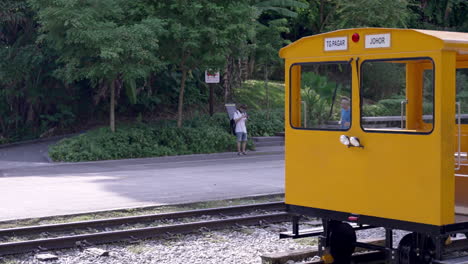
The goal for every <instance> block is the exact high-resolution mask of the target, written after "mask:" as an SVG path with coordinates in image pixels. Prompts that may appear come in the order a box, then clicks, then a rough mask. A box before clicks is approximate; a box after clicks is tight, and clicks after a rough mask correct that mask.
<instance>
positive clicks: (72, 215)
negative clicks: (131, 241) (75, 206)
mask: <svg viewBox="0 0 468 264" xmlns="http://www.w3.org/2000/svg"><path fill="white" fill-rule="evenodd" d="M281 195H282V196H284V193H283V192H281V193H264V194H254V195H247V196H230V197H226V198H224V199H219V200H210V199H207V200H199V201H192V202H187V203H165V204H152V205H150V204H149V205H144V206H132V207H116V208H111V209H106V210H96V211H82V212H77V213H73V214H63V215H51V216H43V217H28V218H15V219H6V220H0V225H3V224H11V223H14V222H17V221H28V220H38V221H45V220H50V219H53V218H58V217H76V216H82V215H89V214H97V213H111V212H119V211H127V210H135V209H138V210H150V209H156V208H159V207H163V206H175V207H179V206H190V205H194V204H197V203H206V202H214V201H225V200H233V199H262V198H269V197H275V196H281Z"/></svg>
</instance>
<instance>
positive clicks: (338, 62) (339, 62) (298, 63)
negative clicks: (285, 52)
mask: <svg viewBox="0 0 468 264" xmlns="http://www.w3.org/2000/svg"><path fill="white" fill-rule="evenodd" d="M352 61H353V58H351V57H350V59H349V60H339V61H314V62H296V63H292V64H291V66H290V67H289V106H288V107H289V126H290V127H291V128H292V129H296V130H305V131H338V132H346V131H349V130H350V129H351V127H352V126H353V103H352V96H353V89H354V88H353V64H352ZM314 64H348V65H349V66H350V67H351V74H350V77H351V78H350V80H349V84H350V86H349V87H350V89H351V98H350V99H351V105H350V119H349V120H350V121H349V127H348V128H347V129H332V128H305V127H296V126H294V125H293V124H292V121H291V120H292V118H291V115H292V79H291V76H292V68H293V67H294V66H297V65H299V66H303V65H314Z"/></svg>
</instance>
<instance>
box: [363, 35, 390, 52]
mask: <svg viewBox="0 0 468 264" xmlns="http://www.w3.org/2000/svg"><path fill="white" fill-rule="evenodd" d="M390 46H391V39H390V33H388V34H377V35H366V46H365V47H366V49H375V48H390Z"/></svg>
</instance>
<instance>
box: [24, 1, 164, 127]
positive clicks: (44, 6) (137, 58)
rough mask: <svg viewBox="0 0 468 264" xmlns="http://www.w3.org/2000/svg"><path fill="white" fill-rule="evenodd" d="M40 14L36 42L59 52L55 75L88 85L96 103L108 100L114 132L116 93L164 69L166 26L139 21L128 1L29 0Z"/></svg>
mask: <svg viewBox="0 0 468 264" xmlns="http://www.w3.org/2000/svg"><path fill="white" fill-rule="evenodd" d="M30 3H31V4H32V6H33V7H34V8H35V10H36V11H37V12H38V18H39V23H40V24H41V32H42V36H41V37H40V41H41V42H44V43H46V45H49V46H50V47H52V48H53V49H55V50H56V51H57V54H59V56H58V59H57V61H58V63H60V66H61V67H60V68H59V69H58V70H57V71H56V72H55V74H56V76H58V77H59V78H61V79H62V80H64V81H66V82H67V83H72V82H75V81H80V80H85V79H86V80H90V81H91V83H92V84H93V86H94V87H96V88H98V89H97V93H96V97H95V99H96V101H97V102H98V101H99V99H100V98H102V97H106V96H109V95H110V111H109V112H110V128H111V130H112V131H115V101H116V100H115V98H116V93H118V92H119V90H120V89H121V88H122V87H123V86H126V87H127V91H128V94H129V95H130V96H129V98H130V99H131V100H132V101H135V94H136V92H135V88H136V87H135V86H136V84H135V82H136V80H137V79H140V78H146V77H147V76H148V75H149V74H150V73H151V72H152V71H155V70H156V69H158V67H160V66H161V65H162V62H161V60H160V58H159V57H158V55H157V54H158V52H157V50H158V47H159V37H160V35H161V34H162V33H163V32H164V30H163V26H164V23H163V22H162V21H161V20H160V19H158V18H155V17H142V15H140V14H141V6H140V5H136V4H133V3H132V1H126V0H99V1H94V0H60V1H55V0H30Z"/></svg>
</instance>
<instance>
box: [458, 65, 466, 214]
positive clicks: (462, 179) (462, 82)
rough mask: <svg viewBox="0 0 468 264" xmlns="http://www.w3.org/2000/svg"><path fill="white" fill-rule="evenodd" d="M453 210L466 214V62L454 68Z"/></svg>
mask: <svg viewBox="0 0 468 264" xmlns="http://www.w3.org/2000/svg"><path fill="white" fill-rule="evenodd" d="M456 100H457V108H456V118H455V122H456V124H457V129H456V134H455V146H456V150H455V167H456V169H455V206H456V207H455V212H456V213H457V214H463V215H467V214H468V159H467V152H468V63H467V62H459V63H458V65H457V70H456Z"/></svg>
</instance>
